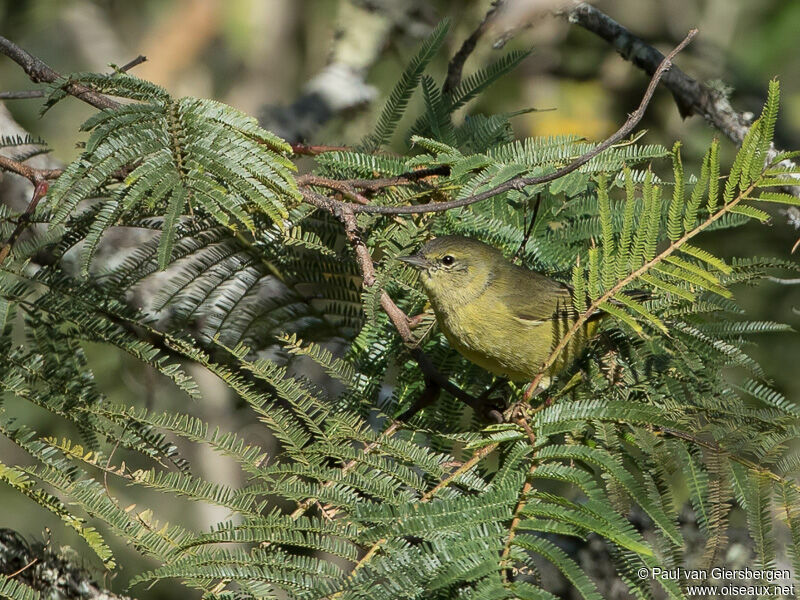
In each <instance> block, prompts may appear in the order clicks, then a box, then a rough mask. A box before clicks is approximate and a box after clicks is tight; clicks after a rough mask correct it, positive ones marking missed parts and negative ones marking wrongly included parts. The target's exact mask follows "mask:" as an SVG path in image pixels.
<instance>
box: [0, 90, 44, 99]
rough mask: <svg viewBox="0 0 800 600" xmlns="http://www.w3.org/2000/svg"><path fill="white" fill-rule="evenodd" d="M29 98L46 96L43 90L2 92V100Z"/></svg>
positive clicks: (0, 96)
mask: <svg viewBox="0 0 800 600" xmlns="http://www.w3.org/2000/svg"><path fill="white" fill-rule="evenodd" d="M29 98H44V92H43V91H42V90H23V91H21V92H0V100H28V99H29Z"/></svg>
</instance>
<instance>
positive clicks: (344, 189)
mask: <svg viewBox="0 0 800 600" xmlns="http://www.w3.org/2000/svg"><path fill="white" fill-rule="evenodd" d="M297 185H299V186H304V185H313V186H317V187H324V188H328V189H330V190H334V191H337V192H339V193H340V194H341V195H342V196H343V197H345V198H349V199H350V200H354V201H355V202H358V203H359V204H369V199H368V198H366V197H365V196H363V195H362V194H360V193H358V192H357V191H356V190H355V189H353V185H352V184H351V182H350V181H346V180H341V179H331V178H329V177H321V176H319V175H311V174H306V175H300V177H298V178H297Z"/></svg>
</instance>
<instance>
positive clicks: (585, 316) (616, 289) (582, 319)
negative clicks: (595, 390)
mask: <svg viewBox="0 0 800 600" xmlns="http://www.w3.org/2000/svg"><path fill="white" fill-rule="evenodd" d="M758 181H759V179H756V180H755V181H753V182H752V183H751V184H750V185H749V186H748V187H747V189H745V190H743V191H741V192H740V193H739V195H737V196H736V197H735V198H733V199H732V200H731V201H730V202H728V203H727V204H725V205H723V206H721V207H720V209H719V210H718V211H717V212H715V213H713V214H711V215H710V216H709V217H708V218H707V219H706V220H705V221H703V222H702V223H700V224H699V225H697V226H696V227H695V228H694V229H691V230H689V231H687V232H686V233H685V234H684V235H683V236H682V237H681V238H680V239H678V240H676V241H674V242H672V243H671V244H670V245H669V246H667V247H666V248H665V249H664V251H663V252H661V253H660V254H658V255H657V256H655V257H654V258H652V259H650V260H649V261H647V262H645V263H644V264H643V265H642V266H640V267H639V268H638V269H635V270H634V271H632V272H631V273H630V274H628V275H627V276H626V277H624V278H622V279H620V280H619V281H618V282H617V283H616V285H614V286H613V287H612V288H611V289H609V290H608V291H607V292H605V293H604V294H603V295H602V296H600V297H599V298H597V299H596V300H595V301H594V302H592V304H591V306H589V307H588V308H587V309H586V310H585V311H584V312H582V313H581V315H580V316H579V317H578V319H577V320H576V321H575V323H574V324H573V326H572V327H571V328H570V329H569V331H567V333H566V334H564V337H562V338H561V340H560V341H559V343H558V344H557V345H556V347H555V348H553V351H552V352H551V353H550V355H549V356H548V357H547V360H546V361H545V362H544V363H543V364H542V366H541V367H540V368H539V373H538V374H537V375H536V377H534V378H533V381H531V383H530V384H529V385H528V388H527V389H526V390H525V394H524V396H523V400H522V401H521V402H520V403H517V404H516V405H514V406H512V407H511V408H510V409H509V411H508V414H515V413H516V411H518V410H519V408H520V406H521V404H522V403H525V402H527V401H528V400H530V399H531V397H532V395H533V392H534V390H536V388H537V387H538V386H539V383H540V382H541V381H542V378H543V377H544V376H545V374H546V373H547V370H548V369H549V368H550V367H551V366H552V365H553V363H555V361H556V360H557V359H558V356H559V355H560V354H561V352H563V350H564V349H565V348H566V347H567V344H569V342H570V340H571V339H572V338H573V337H574V336H575V335H576V334H577V333H578V331H580V329H581V327H583V325H584V324H585V323H586V322H587V321H588V320H589V319H590V318H591V317H592V315H594V314H595V312H597V311H598V310H600V308H601V305H602V304H604V303H606V302H608V301H610V300H611V299H612V298H614V296H616V295H617V294H618V293H620V292H621V291H622V290H623V289H624V288H625V286H627V285H628V284H630V283H632V282H633V281H635V280H636V279H637V278H638V277H639V276H640V275H643V274H644V273H646V272H648V271H649V270H650V269H652V268H653V267H654V266H655V265H657V264H658V263H660V262H661V261H662V260H664V259H665V258H667V257H668V256H670V255H671V254H672V253H673V252H675V251H676V250H679V249H680V248H681V246H683V245H684V244H686V243H687V242H688V241H689V240H691V239H692V238H693V237H695V236H696V235H697V234H699V233H700V232H702V231H703V230H705V229H706V228H707V227H708V226H709V225H711V224H713V223H715V222H716V221H717V220H719V219H720V218H722V217H723V216H724V215H726V214H727V213H729V212H730V210H731V209H732V208H734V207H735V206H736V205H737V204H739V202H741V201H742V200H743V199H745V198H746V197H748V196H749V195H750V193H751V192H752V191H753V190H754V189H755V188H756V186H757V184H758Z"/></svg>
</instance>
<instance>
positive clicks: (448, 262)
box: [442, 254, 456, 267]
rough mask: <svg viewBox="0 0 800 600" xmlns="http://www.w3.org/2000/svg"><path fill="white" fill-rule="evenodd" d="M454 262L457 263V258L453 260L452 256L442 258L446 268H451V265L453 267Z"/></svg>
mask: <svg viewBox="0 0 800 600" xmlns="http://www.w3.org/2000/svg"><path fill="white" fill-rule="evenodd" d="M454 262H456V259H455V258H453V257H452V256H450V255H449V254H448V255H447V256H443V257H442V264H443V265H444V266H445V267H449V266H450V265H452V264H453V263H454Z"/></svg>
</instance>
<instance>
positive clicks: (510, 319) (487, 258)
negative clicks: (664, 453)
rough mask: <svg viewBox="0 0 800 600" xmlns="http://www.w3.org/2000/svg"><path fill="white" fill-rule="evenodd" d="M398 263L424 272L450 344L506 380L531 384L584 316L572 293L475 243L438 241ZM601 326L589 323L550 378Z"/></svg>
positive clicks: (562, 355)
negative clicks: (576, 322) (563, 339)
mask: <svg viewBox="0 0 800 600" xmlns="http://www.w3.org/2000/svg"><path fill="white" fill-rule="evenodd" d="M399 260H401V261H403V262H405V263H406V264H409V265H411V266H412V267H414V268H415V269H417V270H419V272H420V282H421V283H422V286H423V288H424V289H425V292H426V294H427V295H428V298H429V299H430V302H431V306H432V307H433V312H434V313H435V315H436V320H437V322H438V324H439V328H440V329H441V331H442V332H443V333H444V335H445V337H446V338H447V340H448V341H449V342H450V345H451V346H452V347H453V348H455V350H457V351H458V352H459V353H460V354H461V355H462V356H464V357H465V358H467V359H468V360H470V361H472V362H473V363H475V364H476V365H478V366H480V367H483V368H484V369H486V370H487V371H489V372H490V373H493V374H494V375H498V376H500V377H505V378H508V379H511V380H515V381H530V380H531V379H533V378H534V377H535V376H536V375H538V373H539V371H540V369H541V367H542V365H543V363H544V362H545V361H546V360H547V358H548V357H549V356H550V354H551V353H552V351H553V349H554V348H555V347H556V345H557V344H558V343H559V341H560V340H561V339H562V337H563V336H564V334H565V333H566V332H567V331H569V329H570V328H571V327H572V326H573V325H574V324H575V321H576V320H577V318H578V314H577V312H576V310H575V309H574V307H573V303H572V292H571V290H570V288H569V287H567V286H566V285H564V284H563V283H560V282H558V281H555V280H554V279H551V278H549V277H547V276H546V275H542V274H541V273H537V272H535V271H531V270H529V269H526V268H523V267H520V266H517V265H515V264H514V263H512V262H511V261H509V260H508V259H507V258H506V257H505V256H503V254H502V253H501V252H500V251H499V250H498V249H497V248H493V247H492V246H489V245H488V244H484V243H483V242H480V241H478V240H475V239H472V238H468V237H463V236H454V235H449V236H443V237H438V238H435V239H433V240H431V241H429V242H428V243H427V244H425V245H424V246H423V247H422V248H421V249H420V250H419V252H418V253H417V254H415V255H413V256H404V257H400V258H399ZM596 328H597V319H594V318H593V319H590V320H588V321H587V322H586V324H585V325H584V326H583V327H582V328H581V330H580V331H579V332H578V333H577V334H576V335H574V336H573V337H572V339H571V340H570V342H569V343H568V344H567V347H566V348H565V349H564V350H563V351H562V352H561V353H560V355H559V357H558V358H557V360H556V362H555V363H554V364H553V366H552V367H551V368H550V369H549V374H551V375H552V374H555V373H557V372H558V371H560V370H561V369H563V368H564V367H566V366H567V365H568V364H569V363H570V362H571V361H572V360H574V359H575V357H576V356H577V355H578V353H579V352H580V351H581V350H582V349H583V347H584V346H585V345H586V341H587V339H588V338H589V337H591V336H592V334H593V333H594V331H595V330H596ZM543 383H544V382H543ZM545 385H546V384H545Z"/></svg>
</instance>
